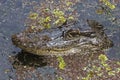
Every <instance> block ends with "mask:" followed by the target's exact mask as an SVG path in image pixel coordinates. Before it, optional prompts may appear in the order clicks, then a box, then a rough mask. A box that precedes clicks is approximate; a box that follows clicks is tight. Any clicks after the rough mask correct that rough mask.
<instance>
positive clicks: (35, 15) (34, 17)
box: [29, 13, 38, 19]
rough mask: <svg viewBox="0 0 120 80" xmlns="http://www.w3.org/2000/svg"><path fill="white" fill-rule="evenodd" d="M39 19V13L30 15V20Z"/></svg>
mask: <svg viewBox="0 0 120 80" xmlns="http://www.w3.org/2000/svg"><path fill="white" fill-rule="evenodd" d="M37 17H38V14H37V13H30V15H29V18H30V19H36V18H37Z"/></svg>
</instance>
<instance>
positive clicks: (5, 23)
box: [0, 0, 120, 80]
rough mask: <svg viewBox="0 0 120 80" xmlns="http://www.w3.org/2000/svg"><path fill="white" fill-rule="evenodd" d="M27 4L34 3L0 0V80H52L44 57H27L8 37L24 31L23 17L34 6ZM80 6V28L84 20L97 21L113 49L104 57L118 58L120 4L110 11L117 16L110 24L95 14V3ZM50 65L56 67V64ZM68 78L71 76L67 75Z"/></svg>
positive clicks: (22, 0) (119, 57)
mask: <svg viewBox="0 0 120 80" xmlns="http://www.w3.org/2000/svg"><path fill="white" fill-rule="evenodd" d="M31 1H34V0H0V80H56V78H55V77H56V76H55V75H56V69H55V68H54V67H50V66H46V65H47V64H48V63H47V62H46V61H44V59H45V58H47V57H43V56H41V57H38V56H35V55H32V54H29V55H28V54H26V53H25V52H22V51H21V49H19V48H16V47H15V46H14V45H13V44H12V41H11V35H12V34H15V33H17V32H21V31H22V30H24V29H25V26H24V21H25V18H26V16H27V14H28V13H29V11H30V9H31V8H32V7H31V5H34V4H30V3H29V2H31ZM35 1H37V0H35ZM83 3H84V4H83ZM83 3H80V4H79V5H78V7H79V13H80V23H81V26H84V27H85V25H86V22H85V21H86V19H95V20H97V21H99V22H101V23H102V24H103V25H104V26H105V28H106V30H105V31H106V33H107V35H108V36H109V37H110V39H111V40H112V41H113V42H114V46H113V47H112V48H111V49H110V50H109V51H107V52H106V53H107V55H108V56H109V58H110V59H113V58H114V59H120V14H119V13H120V10H119V9H120V3H117V4H116V5H117V8H116V9H115V10H114V12H112V14H113V15H114V17H117V20H116V21H115V22H114V24H113V23H112V21H111V20H109V19H110V18H112V17H109V16H107V15H99V14H96V13H95V10H96V6H97V2H96V1H94V0H91V2H89V0H86V1H83ZM33 57H34V58H33ZM48 59H50V58H48ZM66 59H67V58H66ZM67 60H69V58H68V59H67ZM71 60H72V59H71ZM71 60H70V61H71ZM70 61H69V63H70ZM76 62H77V61H76ZM53 63H54V65H55V63H56V65H57V62H55V61H53ZM74 63H75V61H74ZM75 64H77V63H75ZM48 65H49V64H48ZM72 65H74V64H72ZM74 68H75V67H74ZM74 71H76V70H74ZM60 74H61V73H60ZM64 74H65V73H64ZM46 75H47V77H46ZM69 75H71V76H72V74H71V73H69ZM65 76H67V75H65ZM68 80H70V79H69V78H68Z"/></svg>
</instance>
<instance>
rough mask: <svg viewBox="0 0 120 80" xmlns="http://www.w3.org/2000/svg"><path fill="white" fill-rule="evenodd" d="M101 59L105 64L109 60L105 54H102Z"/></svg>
mask: <svg viewBox="0 0 120 80" xmlns="http://www.w3.org/2000/svg"><path fill="white" fill-rule="evenodd" d="M99 59H100V60H101V61H103V62H105V61H107V60H108V58H107V56H106V55H104V54H100V55H99Z"/></svg>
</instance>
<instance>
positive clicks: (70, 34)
mask: <svg viewBox="0 0 120 80" xmlns="http://www.w3.org/2000/svg"><path fill="white" fill-rule="evenodd" d="M79 36H80V30H79V29H70V30H68V31H67V32H65V33H64V39H66V40H69V39H73V38H76V37H79Z"/></svg>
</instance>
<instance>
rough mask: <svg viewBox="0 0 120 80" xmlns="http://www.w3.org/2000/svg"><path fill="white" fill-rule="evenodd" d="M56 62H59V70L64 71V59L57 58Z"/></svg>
mask: <svg viewBox="0 0 120 80" xmlns="http://www.w3.org/2000/svg"><path fill="white" fill-rule="evenodd" d="M57 60H58V62H59V68H60V69H65V66H66V63H65V62H64V59H63V58H62V57H61V56H59V57H58V58H57Z"/></svg>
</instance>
